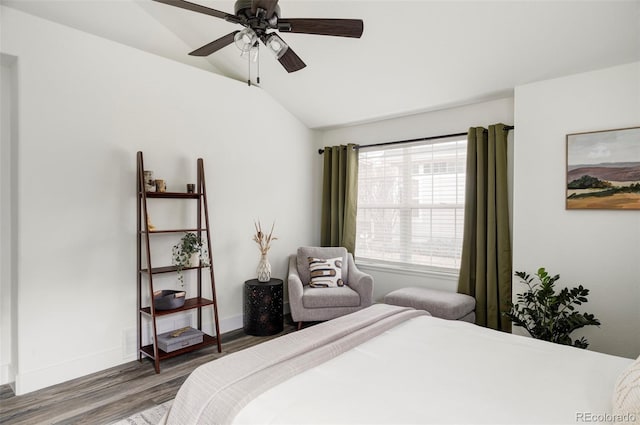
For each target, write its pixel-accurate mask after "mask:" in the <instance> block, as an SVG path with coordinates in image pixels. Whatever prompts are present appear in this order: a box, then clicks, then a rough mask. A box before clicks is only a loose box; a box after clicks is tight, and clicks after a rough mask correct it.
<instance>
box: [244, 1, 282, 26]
mask: <svg viewBox="0 0 640 425" xmlns="http://www.w3.org/2000/svg"><path fill="white" fill-rule="evenodd" d="M252 3H253V0H236V3H235V5H234V7H233V9H234V12H235V14H236V16H238V17H242V16H244V17H246V18H247V19H251V18H255V14H254V13H253V12H252V11H251V9H252V7H251V6H252ZM279 16H280V6H276V7H275V10H274V12H273V16H271V17H269V18H270V19H268V21H272V20H273V18H274V17H275V18H276V19H277V17H279ZM274 25H275V23H274Z"/></svg>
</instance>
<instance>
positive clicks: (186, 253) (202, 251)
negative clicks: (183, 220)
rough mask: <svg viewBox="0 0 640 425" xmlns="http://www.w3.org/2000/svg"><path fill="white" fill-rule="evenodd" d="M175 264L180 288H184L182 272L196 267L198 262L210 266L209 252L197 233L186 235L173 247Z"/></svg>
mask: <svg viewBox="0 0 640 425" xmlns="http://www.w3.org/2000/svg"><path fill="white" fill-rule="evenodd" d="M172 252H173V264H174V265H175V266H176V267H177V272H178V280H179V281H180V286H184V276H183V274H182V270H183V269H185V268H188V267H196V266H197V265H198V262H200V263H201V264H202V265H203V266H207V265H208V259H207V250H206V248H205V247H204V243H203V241H202V239H201V238H200V236H198V235H196V234H195V233H190V232H189V233H185V235H184V236H183V237H182V239H180V241H179V242H178V243H177V244H175V245H174V246H173V250H172Z"/></svg>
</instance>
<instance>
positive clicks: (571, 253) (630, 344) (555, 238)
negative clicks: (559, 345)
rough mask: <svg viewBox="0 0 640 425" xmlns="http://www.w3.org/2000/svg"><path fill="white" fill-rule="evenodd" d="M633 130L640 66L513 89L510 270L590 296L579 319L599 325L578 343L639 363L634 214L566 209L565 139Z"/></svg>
mask: <svg viewBox="0 0 640 425" xmlns="http://www.w3.org/2000/svg"><path fill="white" fill-rule="evenodd" d="M639 125H640V63H634V64H630V65H624V66H618V67H614V68H610V69H603V70H599V71H594V72H588V73H584V74H578V75H573V76H569V77H565V78H558V79H554V80H548V81H542V82H538V83H533V84H528V85H524V86H521V87H517V88H516V90H515V126H516V130H515V152H514V156H515V158H514V169H515V174H514V233H513V238H514V256H513V263H514V270H518V271H528V272H535V271H536V270H537V269H538V268H539V267H546V269H547V270H548V271H549V272H550V273H552V274H560V277H561V278H560V281H559V285H560V286H562V285H564V286H570V287H572V286H577V285H578V284H582V285H584V286H585V287H586V288H588V289H589V290H590V294H589V302H588V303H587V304H585V305H584V306H583V307H582V310H581V311H587V312H590V313H593V314H595V315H596V317H597V318H598V319H600V321H601V322H602V326H600V327H599V328H597V327H593V326H592V327H589V328H588V329H585V330H584V331H583V332H581V331H576V333H575V336H580V335H584V336H586V337H587V338H588V339H589V341H590V343H591V345H590V348H591V349H593V350H596V351H602V352H606V353H610V354H616V355H621V356H627V357H636V356H638V354H640V332H639V331H638V330H639V329H640V261H638V260H639V259H640V211H638V210H635V211H596V210H566V209H565V183H566V174H565V173H566V142H565V136H566V134H568V133H576V132H585V131H592V130H607V129H615V128H623V127H631V126H639ZM515 282H517V279H516V280H515ZM516 291H520V286H519V284H516V285H514V294H515V292H516Z"/></svg>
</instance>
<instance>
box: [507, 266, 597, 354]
mask: <svg viewBox="0 0 640 425" xmlns="http://www.w3.org/2000/svg"><path fill="white" fill-rule="evenodd" d="M515 275H516V276H518V277H519V278H520V279H521V281H522V283H524V284H526V285H527V288H528V289H527V290H526V291H525V292H524V293H522V294H518V297H517V299H518V303H517V304H512V306H511V310H510V311H509V312H508V313H504V314H505V315H506V316H507V317H509V319H510V320H511V322H513V324H514V325H515V326H521V327H523V328H525V329H526V330H527V332H529V334H530V335H531V336H532V337H534V338H537V339H542V340H544V341H550V342H555V343H558V344H564V345H572V346H574V347H578V348H587V347H588V346H589V343H588V342H587V340H586V338H585V337H582V338H580V339H576V340H575V341H572V340H571V337H570V336H569V335H570V334H571V333H572V332H573V331H575V330H576V329H580V328H583V327H585V326H589V325H596V326H599V325H600V321H599V320H598V319H596V318H595V317H594V315H593V314H589V313H579V312H577V311H576V308H575V306H576V305H581V304H582V303H586V302H587V295H589V290H588V289H586V288H584V287H583V286H582V285H580V286H578V287H577V288H571V289H569V288H564V289H562V290H561V291H560V292H559V293H556V291H555V288H554V284H555V283H556V282H557V281H558V279H560V275H555V276H553V277H552V276H550V275H549V274H548V273H547V271H546V270H545V269H544V267H542V268H540V269H538V272H537V273H536V275H535V276H536V278H537V282H534V280H535V279H536V278H534V277H531V276H530V275H529V274H528V273H525V272H515Z"/></svg>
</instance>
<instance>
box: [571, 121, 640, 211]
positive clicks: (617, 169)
mask: <svg viewBox="0 0 640 425" xmlns="http://www.w3.org/2000/svg"><path fill="white" fill-rule="evenodd" d="M566 142H567V173H566V177H567V178H566V182H565V188H566V209H568V210H573V209H597V210H602V209H604V210H640V127H628V128H620V129H614V130H602V131H591V132H585V133H572V134H567V137H566Z"/></svg>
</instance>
